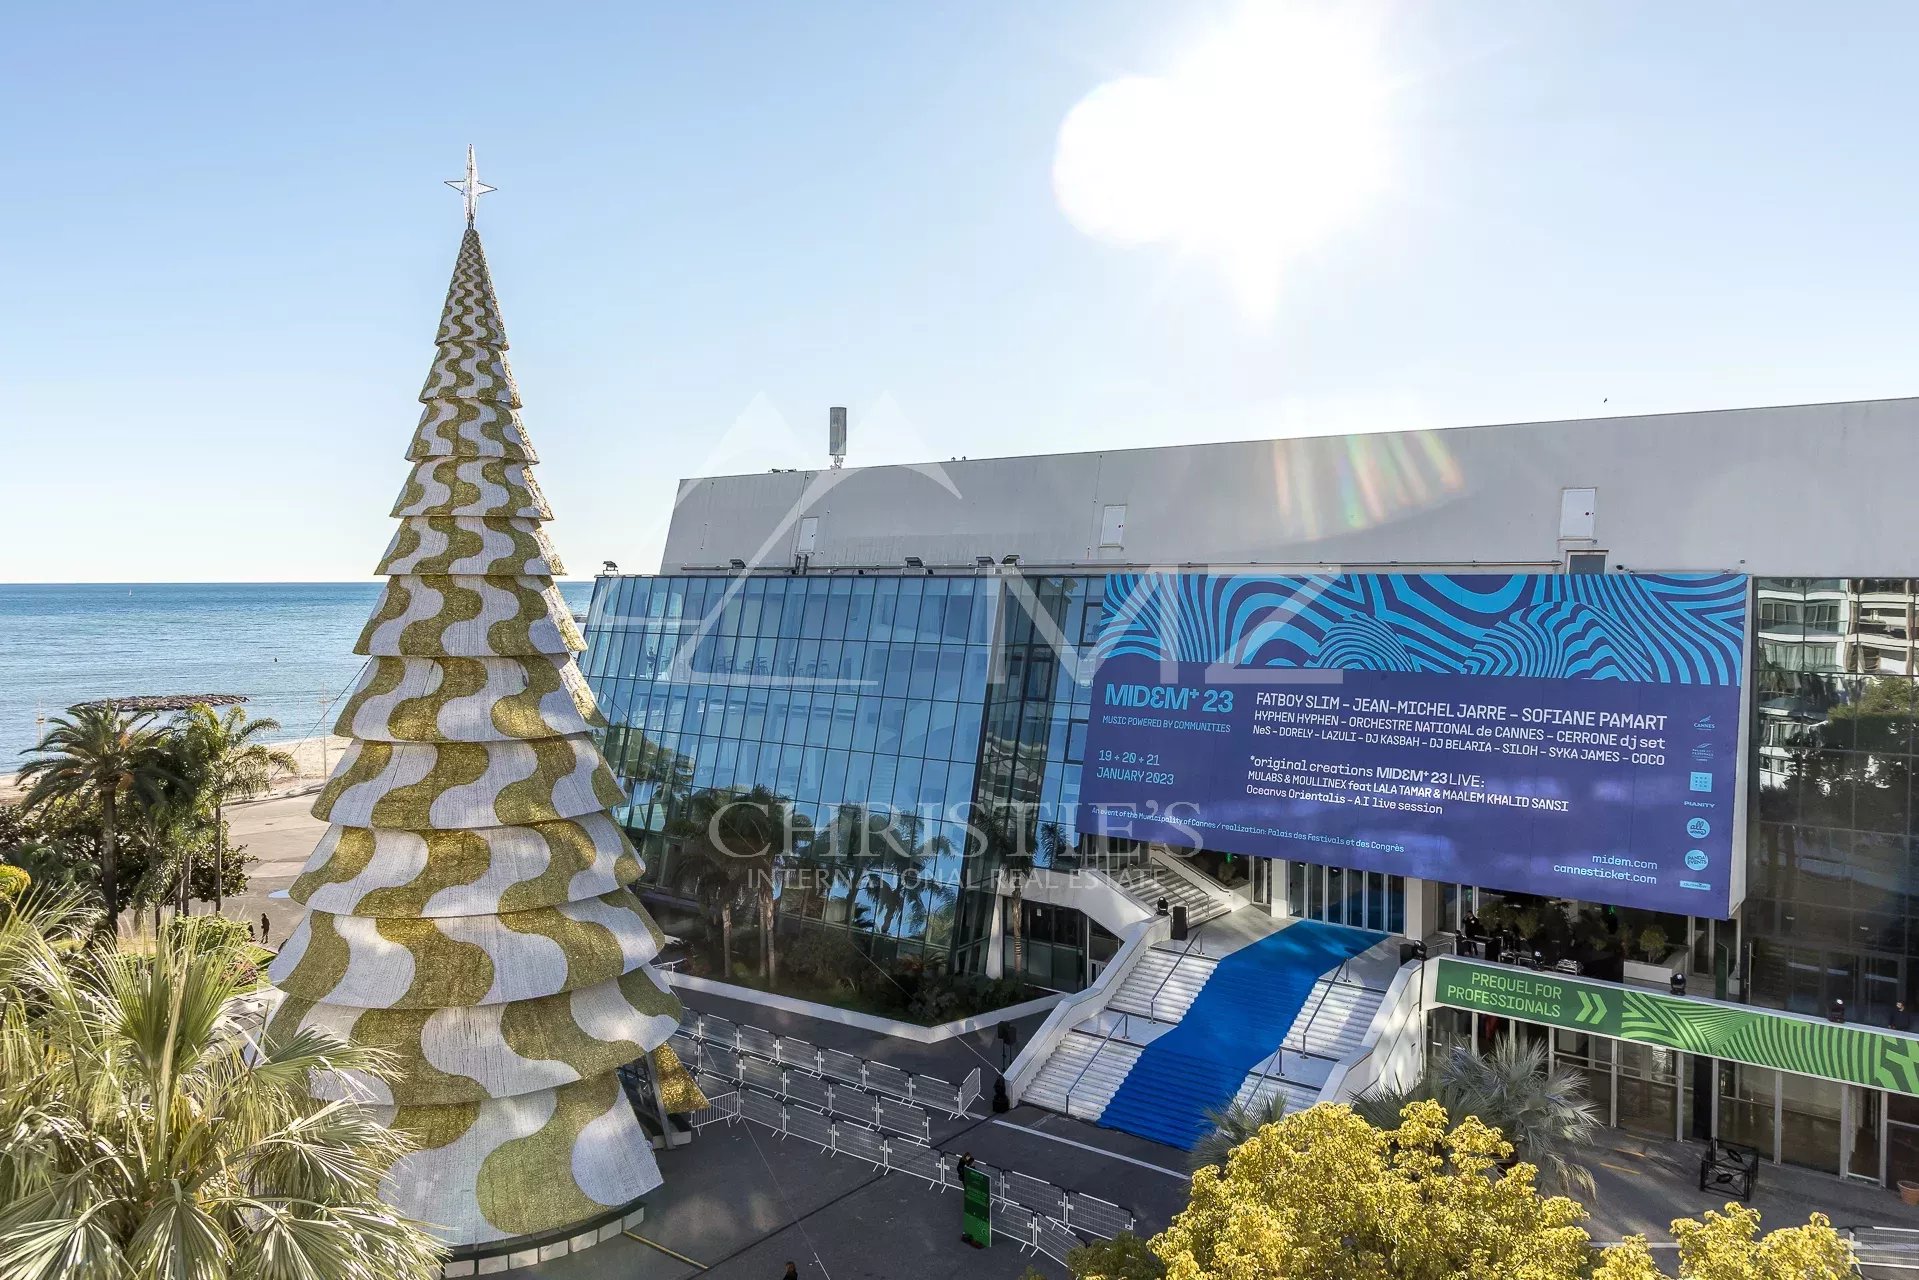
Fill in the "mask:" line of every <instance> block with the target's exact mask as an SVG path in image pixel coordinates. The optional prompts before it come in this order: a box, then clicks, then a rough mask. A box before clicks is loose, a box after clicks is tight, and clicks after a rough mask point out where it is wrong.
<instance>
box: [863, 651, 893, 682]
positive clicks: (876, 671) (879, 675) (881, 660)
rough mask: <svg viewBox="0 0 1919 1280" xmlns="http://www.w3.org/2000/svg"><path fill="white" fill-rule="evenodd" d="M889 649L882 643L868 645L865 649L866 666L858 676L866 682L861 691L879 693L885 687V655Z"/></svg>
mask: <svg viewBox="0 0 1919 1280" xmlns="http://www.w3.org/2000/svg"><path fill="white" fill-rule="evenodd" d="M890 652H891V650H890V649H889V648H888V647H887V646H886V645H883V644H876V645H870V646H868V647H867V650H866V666H865V669H864V670H863V671H861V673H860V678H861V679H862V680H864V681H865V682H866V686H865V688H864V689H862V690H861V692H863V693H879V692H881V691H882V690H883V689H884V688H885V687H886V666H887V655H888V654H889V653H890Z"/></svg>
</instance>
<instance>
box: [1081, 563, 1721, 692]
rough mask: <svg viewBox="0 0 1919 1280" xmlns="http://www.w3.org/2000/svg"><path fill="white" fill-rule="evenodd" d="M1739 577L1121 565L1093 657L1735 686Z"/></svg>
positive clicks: (1111, 581) (1109, 583)
mask: <svg viewBox="0 0 1919 1280" xmlns="http://www.w3.org/2000/svg"><path fill="white" fill-rule="evenodd" d="M1746 583H1747V579H1746V578H1745V576H1744V575H1743V574H1735V573H1666V574H1659V573H1645V574H1637V573H1636V574H1626V573H1618V574H1522V573H1515V574H1371V573H1364V574H1359V573H1348V574H1338V575H1307V576H1299V577H1276V578H1267V577H1257V576H1252V575H1245V574H1168V573H1158V574H1134V573H1122V574H1113V575H1111V576H1110V577H1108V578H1107V580H1106V623H1105V626H1104V627H1103V628H1102V629H1101V632H1100V638H1099V649H1098V653H1099V657H1100V658H1102V659H1104V658H1107V657H1113V656H1116V655H1120V654H1136V655H1139V656H1143V657H1148V658H1152V659H1154V660H1156V661H1162V662H1201V663H1209V664H1216V665H1221V666H1228V667H1293V668H1307V669H1319V670H1346V671H1419V672H1431V673H1434V674H1442V675H1478V676H1533V677H1541V678H1547V679H1559V680H1622V681H1628V682H1633V683H1640V684H1691V685H1718V686H1736V685H1738V684H1739V681H1740V670H1741V666H1742V659H1743V655H1744V651H1745V620H1746Z"/></svg>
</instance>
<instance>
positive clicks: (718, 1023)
mask: <svg viewBox="0 0 1919 1280" xmlns="http://www.w3.org/2000/svg"><path fill="white" fill-rule="evenodd" d="M678 1035H680V1036H683V1037H685V1038H686V1039H685V1042H686V1043H691V1044H696V1045H702V1046H704V1045H717V1046H718V1047H719V1048H721V1049H722V1050H727V1051H730V1052H732V1053H735V1054H745V1055H748V1056H747V1057H744V1058H742V1059H740V1060H739V1065H738V1067H737V1068H736V1069H733V1070H722V1071H720V1072H719V1074H722V1075H731V1076H734V1077H736V1078H737V1079H740V1080H742V1081H745V1082H746V1083H753V1084H761V1085H762V1086H763V1087H768V1088H775V1087H781V1086H779V1085H778V1083H777V1082H776V1081H775V1079H774V1077H773V1076H772V1075H769V1074H767V1072H766V1070H765V1068H763V1067H758V1066H752V1067H749V1065H748V1064H749V1063H771V1064H775V1065H776V1066H791V1067H798V1068H799V1069H800V1070H802V1071H805V1072H809V1073H811V1074H813V1075H816V1076H828V1077H831V1078H832V1079H835V1080H839V1081H843V1082H844V1083H847V1084H851V1085H856V1086H857V1087H859V1088H861V1089H865V1090H867V1091H869V1092H872V1093H883V1094H889V1095H891V1096H892V1097H895V1098H904V1099H905V1100H906V1101H908V1102H912V1103H920V1102H924V1103H926V1104H928V1105H930V1106H933V1107H937V1108H938V1109H939V1110H941V1111H944V1112H946V1113H947V1114H948V1115H951V1116H953V1117H955V1118H958V1117H960V1116H963V1115H965V1114H967V1110H968V1108H970V1107H971V1106H972V1105H973V1103H975V1102H977V1101H979V1097H980V1083H981V1077H980V1069H979V1068H978V1067H974V1068H973V1069H972V1070H971V1071H970V1072H968V1073H967V1075H966V1078H965V1079H963V1080H961V1081H960V1082H959V1083H958V1084H954V1083H953V1082H952V1081H950V1080H943V1079H941V1078H940V1077H938V1076H929V1075H923V1074H915V1073H913V1072H909V1071H905V1070H902V1069H901V1068H899V1067H894V1066H889V1065H888V1064H886V1063H884V1062H875V1061H872V1060H870V1059H866V1058H861V1057H858V1056H856V1055H854V1054H851V1053H845V1052H842V1051H841V1050H838V1049H822V1048H819V1047H817V1046H815V1045H813V1044H811V1043H809V1042H807V1041H805V1040H801V1039H799V1038H798V1037H797V1036H782V1035H775V1034H774V1033H773V1032H771V1031H767V1030H764V1029H763V1028H760V1027H754V1026H744V1025H735V1024H734V1023H732V1022H730V1021H728V1020H727V1019H725V1018H722V1017H719V1016H718V1015H716V1014H703V1013H698V1012H696V1011H694V1010H692V1009H687V1010H685V1011H684V1012H682V1013H681V1015H680V1029H679V1032H678ZM749 1075H751V1076H753V1077H754V1078H753V1079H748V1077H749Z"/></svg>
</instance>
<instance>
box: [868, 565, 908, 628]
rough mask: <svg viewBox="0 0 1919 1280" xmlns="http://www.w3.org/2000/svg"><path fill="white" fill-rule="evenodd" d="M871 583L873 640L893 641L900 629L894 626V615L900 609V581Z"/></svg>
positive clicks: (881, 579) (873, 581)
mask: <svg viewBox="0 0 1919 1280" xmlns="http://www.w3.org/2000/svg"><path fill="white" fill-rule="evenodd" d="M871 581H872V583H873V638H874V639H875V640H891V639H893V638H894V636H895V635H896V634H898V628H897V627H896V626H895V625H894V614H895V613H896V612H897V611H898V609H899V600H900V580H899V579H898V578H876V579H871ZM901 638H902V639H903V638H904V637H901Z"/></svg>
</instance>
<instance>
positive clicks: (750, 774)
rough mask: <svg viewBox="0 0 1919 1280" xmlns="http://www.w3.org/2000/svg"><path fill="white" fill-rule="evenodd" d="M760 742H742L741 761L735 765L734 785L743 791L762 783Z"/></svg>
mask: <svg viewBox="0 0 1919 1280" xmlns="http://www.w3.org/2000/svg"><path fill="white" fill-rule="evenodd" d="M759 767H760V744H759V743H757V742H742V743H741V744H740V756H739V762H738V763H737V764H735V765H734V766H733V785H734V786H736V787H738V788H740V789H741V790H742V791H751V790H752V789H753V788H754V787H756V786H758V785H759V783H760V777H759Z"/></svg>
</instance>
